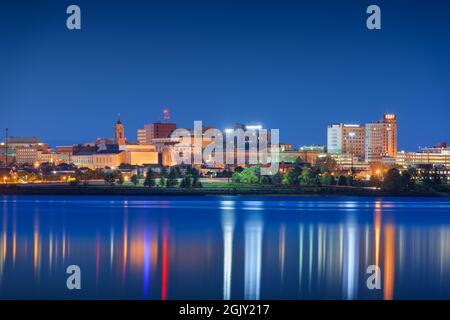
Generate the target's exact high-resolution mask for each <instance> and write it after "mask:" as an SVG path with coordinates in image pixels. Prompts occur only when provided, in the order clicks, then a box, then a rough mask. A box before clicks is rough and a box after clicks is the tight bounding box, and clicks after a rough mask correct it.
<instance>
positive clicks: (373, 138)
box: [365, 114, 397, 162]
mask: <svg viewBox="0 0 450 320" xmlns="http://www.w3.org/2000/svg"><path fill="white" fill-rule="evenodd" d="M386 156H388V157H392V158H395V157H396V156H397V116H396V115H395V114H385V115H384V116H383V120H381V121H378V122H376V123H368V124H366V142H365V159H366V161H367V162H381V161H382V158H383V157H386Z"/></svg>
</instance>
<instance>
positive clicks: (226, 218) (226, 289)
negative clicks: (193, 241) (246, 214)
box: [220, 201, 235, 300]
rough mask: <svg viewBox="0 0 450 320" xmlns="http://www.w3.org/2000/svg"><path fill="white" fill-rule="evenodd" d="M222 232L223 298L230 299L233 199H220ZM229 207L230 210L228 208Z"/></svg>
mask: <svg viewBox="0 0 450 320" xmlns="http://www.w3.org/2000/svg"><path fill="white" fill-rule="evenodd" d="M220 207H221V209H222V210H224V211H222V232H223V299H224V300H230V296H231V275H232V265H233V232H234V224H235V222H234V211H231V210H232V209H234V201H221V205H220ZM230 209H231V210H230Z"/></svg>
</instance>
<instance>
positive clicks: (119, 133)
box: [114, 113, 126, 145]
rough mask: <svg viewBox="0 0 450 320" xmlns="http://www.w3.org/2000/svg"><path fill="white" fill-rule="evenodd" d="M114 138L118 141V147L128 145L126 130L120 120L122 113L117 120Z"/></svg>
mask: <svg viewBox="0 0 450 320" xmlns="http://www.w3.org/2000/svg"><path fill="white" fill-rule="evenodd" d="M114 138H115V140H116V144H118V145H124V144H126V140H125V128H124V126H123V124H122V120H121V119H120V113H119V118H118V119H117V123H116V127H115V129H114Z"/></svg>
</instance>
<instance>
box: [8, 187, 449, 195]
mask: <svg viewBox="0 0 450 320" xmlns="http://www.w3.org/2000/svg"><path fill="white" fill-rule="evenodd" d="M0 194H2V195H66V196H67V195H77V196H78V195H86V196H89V195H95V196H100V195H105V196H113V195H117V196H152V195H154V196H162V195H170V196H192V195H198V196H200V195H261V196H276V195H280V196H286V195H292V196H302V195H335V196H373V197H381V196H383V197H388V196H405V197H406V196H407V197H430V196H431V197H439V196H441V197H450V194H448V193H437V192H427V193H425V192H402V193H388V192H385V191H382V190H374V189H367V188H358V187H344V186H322V187H317V186H300V187H283V186H273V185H257V186H254V185H244V186H242V185H233V184H230V185H229V186H227V187H224V186H205V187H203V188H191V189H181V188H156V187H155V188H148V187H142V186H130V185H129V186H108V185H87V186H86V185H79V186H71V185H32V184H29V185H2V186H0Z"/></svg>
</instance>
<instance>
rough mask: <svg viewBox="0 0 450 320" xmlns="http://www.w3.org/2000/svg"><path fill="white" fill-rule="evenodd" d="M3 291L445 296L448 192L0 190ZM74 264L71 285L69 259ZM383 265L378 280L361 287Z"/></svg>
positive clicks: (448, 291) (449, 277) (25, 294)
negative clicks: (71, 286)
mask: <svg viewBox="0 0 450 320" xmlns="http://www.w3.org/2000/svg"><path fill="white" fill-rule="evenodd" d="M0 206H1V207H2V211H1V212H2V214H1V217H0V218H1V222H0V226H1V228H0V298H2V299H29V298H39V299H53V298H58V299H80V298H81V299H158V300H159V299H428V298H429V299H431V298H435V299H436V298H437V299H449V298H450V199H448V198H361V197H359V198H356V197H355V198H353V197H233V196H229V197H227V196H217V197H215V196H203V197H103V196H100V197H87V196H83V197H75V196H2V197H0ZM69 265H78V266H79V267H80V268H81V286H82V289H81V290H68V289H67V287H66V279H67V277H68V275H67V274H66V268H67V266H69ZM371 265H377V266H379V268H380V269H379V270H380V271H379V273H378V276H379V280H380V282H379V283H380V286H381V289H379V290H376V289H374V290H369V289H368V288H367V284H366V281H367V278H368V277H369V276H370V274H367V268H368V267H369V266H371Z"/></svg>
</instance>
